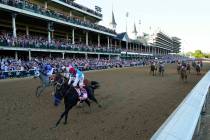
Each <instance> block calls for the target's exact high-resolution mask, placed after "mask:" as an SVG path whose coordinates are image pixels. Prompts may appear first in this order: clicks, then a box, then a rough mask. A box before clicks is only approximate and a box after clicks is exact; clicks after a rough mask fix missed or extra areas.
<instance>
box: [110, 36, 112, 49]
mask: <svg viewBox="0 0 210 140" xmlns="http://www.w3.org/2000/svg"><path fill="white" fill-rule="evenodd" d="M110 47H111V49H112V39H111V38H110Z"/></svg>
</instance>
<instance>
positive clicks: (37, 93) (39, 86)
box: [36, 85, 42, 97]
mask: <svg viewBox="0 0 210 140" xmlns="http://www.w3.org/2000/svg"><path fill="white" fill-rule="evenodd" d="M41 87H42V85H40V86H38V87H37V88H36V96H37V97H38V90H39V89H40V88H41Z"/></svg>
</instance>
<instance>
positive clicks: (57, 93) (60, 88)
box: [53, 75, 68, 106]
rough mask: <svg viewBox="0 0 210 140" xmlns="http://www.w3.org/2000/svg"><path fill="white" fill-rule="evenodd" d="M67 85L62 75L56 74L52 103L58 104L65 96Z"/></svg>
mask: <svg viewBox="0 0 210 140" xmlns="http://www.w3.org/2000/svg"><path fill="white" fill-rule="evenodd" d="M67 87H68V81H67V80H66V79H65V77H63V76H62V75H56V76H55V79H54V96H53V99H54V105H55V106H58V105H59V104H60V102H61V100H62V99H63V97H64V96H65V95H64V94H65V91H66V88H67Z"/></svg>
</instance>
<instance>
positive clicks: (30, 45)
mask: <svg viewBox="0 0 210 140" xmlns="http://www.w3.org/2000/svg"><path fill="white" fill-rule="evenodd" d="M1 46H3V47H14V48H31V49H49V50H62V51H73V52H94V53H110V54H120V53H121V50H120V49H114V48H112V49H111V48H110V49H108V48H105V47H104V48H97V47H95V48H94V47H86V46H85V47H77V45H73V44H72V45H61V46H56V45H46V44H44V43H43V44H42V42H38V43H37V44H35V43H31V42H29V43H21V42H17V43H16V42H15V45H11V44H8V43H7V42H6V41H5V40H2V39H1V38H0V47H1Z"/></svg>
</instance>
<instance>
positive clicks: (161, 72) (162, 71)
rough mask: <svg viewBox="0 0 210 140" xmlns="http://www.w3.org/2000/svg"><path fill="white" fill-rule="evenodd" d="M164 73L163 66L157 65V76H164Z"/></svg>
mask: <svg viewBox="0 0 210 140" xmlns="http://www.w3.org/2000/svg"><path fill="white" fill-rule="evenodd" d="M164 71H165V69H164V66H163V65H159V74H160V75H161V76H163V75H164Z"/></svg>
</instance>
